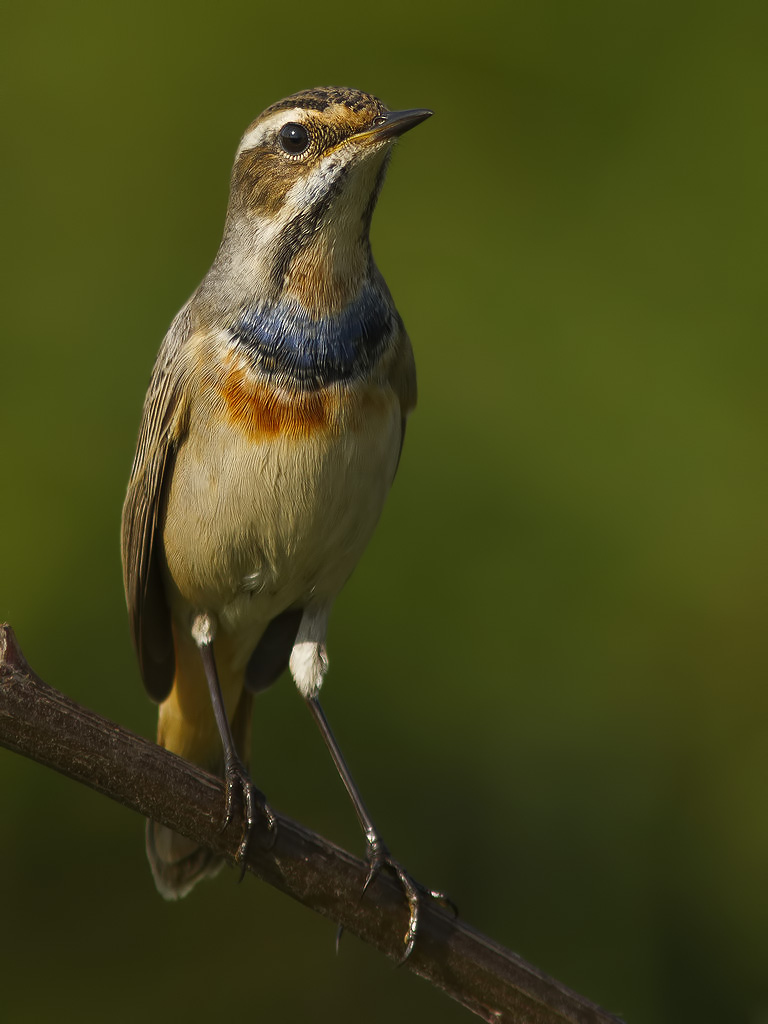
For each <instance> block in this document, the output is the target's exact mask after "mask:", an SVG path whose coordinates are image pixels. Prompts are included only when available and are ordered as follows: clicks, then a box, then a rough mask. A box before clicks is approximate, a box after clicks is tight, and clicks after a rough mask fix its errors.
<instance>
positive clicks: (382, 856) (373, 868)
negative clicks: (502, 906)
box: [337, 833, 459, 964]
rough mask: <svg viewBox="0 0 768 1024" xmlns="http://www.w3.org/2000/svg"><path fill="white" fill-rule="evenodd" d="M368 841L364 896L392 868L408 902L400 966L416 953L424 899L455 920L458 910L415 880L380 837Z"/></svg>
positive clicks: (433, 890) (370, 838) (369, 837)
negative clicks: (382, 874) (406, 925)
mask: <svg viewBox="0 0 768 1024" xmlns="http://www.w3.org/2000/svg"><path fill="white" fill-rule="evenodd" d="M367 839H368V862H369V864H370V869H369V871H368V877H367V878H366V880H365V885H364V886H363V892H362V895H363V896H364V895H365V893H366V892H367V891H368V888H369V887H370V886H371V885H372V883H373V882H374V881H375V879H376V877H377V876H378V875H379V874H380V872H381V870H382V868H389V870H390V871H391V872H392V873H393V874H394V875H395V876H396V877H397V880H398V882H399V883H400V886H401V888H402V890H403V894H404V896H405V898H406V900H407V902H408V928H407V929H406V932H405V936H404V939H403V941H404V943H405V950H404V952H403V956H402V959H401V961H400V963H401V964H403V963H405V961H406V960H407V959H408V957H409V956H410V955H411V953H412V952H413V947H414V945H415V943H416V936H417V935H418V932H419V921H420V918H421V908H422V905H423V901H424V899H425V898H429V899H433V900H434V901H435V902H436V903H440V904H441V905H442V906H443V907H444V908H446V909H447V910H450V911H451V913H452V914H453V915H454V917H458V915H459V911H458V908H457V906H456V904H455V903H454V902H453V900H451V899H449V897H448V896H446V895H445V893H442V892H439V891H438V890H436V889H427V888H425V887H424V886H423V885H420V884H419V883H418V882H417V881H415V879H413V878H411V876H410V875H409V874H408V872H407V871H406V870H405V868H404V867H403V866H402V864H400V863H399V862H398V861H396V860H395V858H394V857H393V856H392V854H391V853H390V852H389V850H388V849H387V847H386V846H385V845H384V843H383V842H382V841H381V838H380V837H379V836H378V835H376V834H375V833H374V834H371V835H368V836H367ZM337 944H338V940H337Z"/></svg>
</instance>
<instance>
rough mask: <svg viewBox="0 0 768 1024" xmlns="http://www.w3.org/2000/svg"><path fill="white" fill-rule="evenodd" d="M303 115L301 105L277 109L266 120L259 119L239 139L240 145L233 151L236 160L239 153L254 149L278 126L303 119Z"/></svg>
mask: <svg viewBox="0 0 768 1024" xmlns="http://www.w3.org/2000/svg"><path fill="white" fill-rule="evenodd" d="M305 115H306V111H305V110H304V109H303V107H294V108H293V109H292V110H278V111H276V112H275V113H274V114H272V116H271V117H268V118H267V119H266V120H264V121H259V123H258V124H256V125H254V127H253V128H251V129H249V131H247V132H246V133H245V135H244V136H243V137H242V139H241V140H240V145H239V146H238V147H237V153H235V160H237V159H238V158H239V157H240V155H241V154H242V153H245V152H246V151H247V150H249V149H255V148H256V147H257V146H260V145H261V144H262V143H263V142H264V140H265V139H267V138H268V137H269V136H270V135H272V134H274V133H275V131H276V130H277V129H278V128H281V127H282V126H283V125H284V124H287V123H288V122H289V121H299V122H300V121H303V120H304V116H305Z"/></svg>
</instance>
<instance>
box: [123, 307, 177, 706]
mask: <svg viewBox="0 0 768 1024" xmlns="http://www.w3.org/2000/svg"><path fill="white" fill-rule="evenodd" d="M189 324H190V319H189V315H188V307H185V308H184V309H183V310H182V311H181V312H180V313H179V315H178V316H177V317H176V319H175V320H174V322H173V324H172V325H171V328H170V330H169V331H168V334H167V335H166V337H165V340H164V341H163V344H162V346H161V348H160V352H159V353H158V356H157V361H156V363H155V367H154V370H153V371H152V379H151V381H150V385H149V391H148V392H147V397H146V399H145V401H144V411H143V413H142V418H141V426H140V428H139V440H138V443H137V446H136V455H135V457H134V460H133V469H132V470H131V478H130V480H129V482H128V493H127V495H126V498H125V504H124V505H123V519H122V556H123V581H124V584H125V596H126V600H127V602H128V614H129V618H130V624H131V634H132V637H133V643H134V647H135V648H136V653H137V655H138V659H139V668H140V670H141V675H142V679H143V680H144V685H145V687H146V688H147V692H148V693H149V695H150V697H152V698H153V700H156V701H162V700H165V698H166V697H167V696H168V694H169V693H170V690H171V687H172V685H173V676H174V660H175V659H174V648H173V635H172V632H171V613H170V609H169V607H168V602H167V600H166V597H165V589H164V586H163V579H162V569H161V549H162V538H161V535H160V530H161V517H162V512H163V501H164V495H165V492H166V490H167V486H168V482H169V480H170V478H171V474H172V472H173V463H174V459H175V455H176V450H177V448H178V445H179V443H180V441H181V440H182V438H183V436H184V433H185V431H186V419H187V415H186V413H187V409H186V406H187V403H186V401H185V399H184V388H183V384H184V361H183V359H182V358H181V357H180V354H181V349H182V346H183V345H184V343H185V341H186V340H187V338H188V336H189V333H190V326H189Z"/></svg>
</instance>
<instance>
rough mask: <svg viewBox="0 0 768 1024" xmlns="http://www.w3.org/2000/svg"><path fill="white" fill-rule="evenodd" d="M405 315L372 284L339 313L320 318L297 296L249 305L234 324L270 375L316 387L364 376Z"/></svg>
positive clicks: (242, 341)
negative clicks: (259, 305) (262, 305)
mask: <svg viewBox="0 0 768 1024" xmlns="http://www.w3.org/2000/svg"><path fill="white" fill-rule="evenodd" d="M399 323H400V317H399V315H398V313H397V310H395V309H394V307H393V306H392V304H391V302H389V301H387V299H386V297H385V296H383V295H382V294H381V293H380V292H379V291H378V289H376V288H374V287H372V286H371V285H370V284H367V283H366V284H365V285H363V287H362V289H361V291H360V294H359V295H358V296H357V298H356V299H354V300H353V301H352V302H351V303H350V304H349V305H348V306H346V307H345V308H344V309H343V310H342V311H341V312H340V313H337V314H336V315H335V316H328V317H324V318H323V319H321V320H315V319H313V318H312V317H310V316H309V315H308V314H307V312H306V311H305V310H304V308H303V307H302V306H300V305H299V304H298V303H296V302H278V303H277V304H276V305H274V306H271V307H268V308H266V309H249V310H247V311H245V312H244V313H243V314H242V315H241V316H240V318H239V319H238V320H237V321H236V322H235V323H234V325H233V326H232V328H231V333H232V337H233V338H234V339H236V340H237V341H238V342H239V344H240V345H242V346H243V348H245V349H246V350H247V352H248V354H249V356H250V357H251V358H252V359H253V362H254V364H255V366H256V367H257V368H258V369H259V370H260V371H261V372H262V373H264V374H266V375H267V376H268V377H274V378H277V379H278V381H281V382H286V383H288V382H290V383H292V384H296V385H298V386H299V387H301V388H302V389H303V390H308V391H310V390H316V389H318V388H322V387H325V386H326V385H328V384H333V383H335V382H337V381H348V380H352V379H354V378H359V377H363V376H365V375H366V373H368V372H369V371H370V370H371V369H372V368H373V367H374V366H375V364H376V362H377V360H378V359H379V357H380V355H381V353H382V352H383V350H384V349H385V348H386V344H387V342H388V340H389V338H390V336H391V334H392V331H393V329H394V327H395V326H396V325H399Z"/></svg>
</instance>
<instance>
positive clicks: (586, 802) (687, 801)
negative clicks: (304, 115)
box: [0, 0, 768, 1024]
mask: <svg viewBox="0 0 768 1024" xmlns="http://www.w3.org/2000/svg"><path fill="white" fill-rule="evenodd" d="M767 10H768V9H766V6H765V4H763V3H759V2H755V3H754V4H751V5H750V4H741V5H739V4H735V5H728V6H725V5H719V4H707V3H705V4H693V3H677V4H671V5H670V4H669V3H668V2H664V3H661V2H654V0H650V2H649V0H644V2H642V3H640V2H627V3H620V4H616V3H612V2H608V0H587V2H585V3H581V4H574V3H571V2H568V0H541V2H539V3H537V4H531V3H528V4H514V3H513V4H510V5H507V4H501V3H496V4H491V3H487V2H483V0H478V2H475V3H473V4H471V5H466V6H464V5H457V4H452V3H445V2H444V0H441V2H438V0H432V2H428V3H423V4H416V3H412V2H411V3H403V2H401V0H393V2H391V3H389V4H387V5H386V7H383V6H382V7H376V6H373V5H360V6H359V7H356V6H352V5H342V6H341V7H335V6H333V5H332V6H331V7H328V6H327V5H322V4H317V5H314V4H310V3H307V2H306V0H300V2H297V3H293V4H290V5H281V4H275V5H265V4H255V3H249V4H246V3H240V2H235V0H223V2H219V3H218V4H215V5H214V4H203V3H179V2H177V0H172V2H166V3H147V2H145V0H139V2H135V3H133V4H132V5H130V6H129V5H127V4H104V3H96V2H93V3H87V2H80V3H77V2H76V3H74V4H58V3H56V4H55V3H52V2H50V0H48V2H40V3H35V2H30V3H28V4H26V5H24V6H23V7H22V5H16V7H15V9H14V10H13V11H12V12H11V11H7V12H6V14H5V16H4V27H3V31H2V36H3V38H2V42H1V43H0V46H1V47H2V54H0V56H1V57H2V61H1V63H2V71H1V72H0V73H1V74H2V78H3V83H4V84H3V88H2V92H3V104H2V108H3V114H2V124H3V127H2V137H3V158H2V162H1V163H0V183H1V188H2V195H3V198H4V207H5V209H4V217H3V222H4V232H3V245H2V251H3V257H2V258H3V266H2V268H1V269H2V282H3V289H4V297H3V313H4V327H5V330H4V335H5V336H4V340H3V347H2V364H1V365H2V381H3V386H2V407H1V409H0V419H1V422H2V437H3V462H4V467H3V480H4V488H3V491H4V493H3V501H2V520H1V521H0V528H1V529H2V537H3V554H2V559H1V560H0V564H1V566H2V569H1V577H0V618H2V619H6V620H8V621H10V622H11V623H12V624H13V625H14V627H15V628H16V631H17V633H18V636H19V639H20V642H21V644H22V646H23V649H24V650H25V653H26V655H27V657H28V658H29V660H30V662H31V664H32V665H33V666H34V667H35V669H36V670H37V671H38V672H39V673H40V674H41V675H42V676H43V678H45V679H46V680H47V681H48V682H50V683H51V684H52V685H55V686H56V687H58V688H59V689H61V690H63V691H64V692H65V693H67V694H69V695H70V696H72V697H73V698H75V699H76V700H78V701H80V702H82V703H84V704H86V705H88V706H90V707H93V708H95V709H97V710H98V711H100V712H102V713H103V714H105V715H107V716H108V717H110V718H112V719H114V720H116V721H118V722H120V723H122V724H123V725H125V726H128V727H130V728H132V729H134V730H137V731H138V732H140V733H142V734H143V735H145V736H152V735H153V733H154V724H155V710H154V708H153V706H152V705H151V704H150V702H149V701H148V700H147V699H146V698H145V696H144V693H143V690H142V687H141V684H140V682H139V678H138V673H137V669H136V665H135V661H134V657H133V653H132V650H131V647H130V643H129V638H128V627H127V621H126V613H125V609H124V601H123V593H122V584H121V572H120V563H119V542H118V532H119V518H120V508H121V503H122V499H123V494H124V489H125V484H126V481H127V476H128V472H129V468H130V463H131V459H132V455H133V449H134V443H135V437H136V432H137V427H138V421H139V414H140V409H141V404H142V401H143V397H144V391H145V388H146V384H147V381H148V378H149V372H150V369H151V366H152V362H153V359H154V356H155V353H156V350H157V347H158V345H159V343H160V340H161V338H162V336H163V334H164V332H165V329H166V327H167V325H168V323H169V322H170V320H171V318H172V316H173V315H174V313H175V312H176V310H177V309H178V308H179V306H180V305H181V304H182V303H183V302H184V301H185V299H186V298H187V296H188V294H189V293H190V292H191V291H192V290H193V288H194V287H195V286H196V284H197V283H198V281H199V280H200V278H201V276H202V275H203V273H204V272H205V270H206V269H207V267H208V265H209V263H210V261H211V259H212V257H213V254H214V252H215V250H216V247H217V245H218V241H219V238H220V233H221V228H222V224H223V217H224V211H225V205H226V198H227V187H228V178H229V172H230V166H231V159H232V156H233V153H234V150H235V148H236V146H237V142H238V139H239V137H240V134H241V133H242V131H243V130H244V129H245V127H246V126H247V124H248V123H249V122H250V121H251V119H252V118H253V117H255V116H256V114H258V113H259V112H260V111H261V110H262V109H263V108H264V107H265V106H267V105H268V104H269V103H271V102H273V101H275V100H277V99H278V98H280V97H282V96H284V95H286V94H288V93H290V92H293V91H295V90H297V89H300V88H304V87H307V86H312V85H318V84H348V85H353V86H356V87H359V88H363V89H366V90H370V91H372V92H375V93H376V94H377V95H379V96H381V97H382V98H383V99H384V100H385V102H387V103H388V104H389V105H390V106H392V107H409V106H431V107H433V108H434V109H435V111H436V116H435V117H434V118H433V119H432V120H431V121H429V122H428V123H427V124H425V125H424V126H423V127H420V128H419V129H418V130H417V131H415V132H414V133H413V134H409V135H408V136H407V137H406V138H405V139H404V140H403V142H402V143H401V144H400V145H399V147H398V151H397V153H396V155H395V159H394V161H393V164H392V168H391V171H390V175H389V180H388V183H387V186H386V188H385V190H384V193H383V196H382V199H381V202H380V206H379V209H378V212H377V215H376V217H375V219H374V227H373V242H374V250H375V253H376V256H377V260H378V262H379V265H380V266H381V268H382V270H383V272H384V274H385V276H386V278H387V281H388V282H389V285H390V288H391V290H392V292H393V294H394V295H395V297H396V300H397V302H398V306H399V308H400V311H401V313H402V314H403V317H404V319H405V321H406V324H407V325H408V328H409V331H410V333H411V337H412V339H413V342H414V347H415V349H416V353H417V360H418V366H419V373H420V404H419V409H418V411H417V414H416V415H415V416H414V418H413V420H412V422H411V425H410V428H409V431H408V441H407V444H406V449H405V454H404V458H403V461H402V464H401V469H400V473H399V477H398V480H397V484H396V486H395V488H394V490H393V493H392V495H391V499H390V501H389V504H388V507H387V509H386V512H385V514H384V517H383V520H382V523H381V526H380V528H379V531H378V533H377V535H376V537H375V539H374V541H373V543H372V545H371V547H370V549H369V551H368V553H367V554H366V557H365V559H364V560H363V562H362V564H361V565H360V567H359V569H358V571H357V572H356V574H355V576H354V578H353V579H352V581H351V582H350V584H349V586H348V587H347V589H346V591H345V592H344V594H343V595H342V597H341V598H340V600H339V601H338V604H337V606H336V610H335V617H334V619H333V622H332V625H331V633H330V652H331V664H332V669H331V673H330V676H329V678H328V680H327V683H326V687H325V691H324V694H325V704H326V710H327V712H328V715H329V718H330V719H331V721H332V722H333V724H334V726H335V729H336V731H337V734H338V737H339V740H340V742H341V744H342V747H343V748H344V750H345V751H346V754H347V757H348V759H349V762H350V764H351V766H352V768H353V771H354V772H355V774H356V776H357V779H358V781H359V784H360V786H361V788H362V790H363V792H364V793H365V794H366V798H367V800H368V802H369V804H370V806H371V808H372V809H373V811H374V817H375V818H376V820H377V821H378V823H379V826H380V828H381V830H382V832H383V834H384V836H385V837H386V838H387V840H388V842H389V844H390V845H391V847H392V849H393V850H394V851H395V853H396V854H397V855H398V856H399V857H400V858H401V859H402V860H403V861H404V862H405V863H406V864H407V865H409V867H410V869H411V870H412V872H413V873H414V875H415V876H416V877H417V878H419V879H421V880H423V881H424V882H427V883H429V884H430V885H432V886H439V887H441V888H443V889H445V890H447V891H448V892H450V893H451V894H452V896H453V897H454V899H455V900H456V901H457V903H458V904H459V905H460V907H461V911H462V914H463V916H464V917H465V918H466V920H467V921H469V922H470V923H472V924H473V925H475V926H477V927H478V928H480V929H482V930H483V931H485V932H487V933H489V934H490V935H491V936H493V937H494V938H496V939H497V940H499V941H500V942H502V943H504V944H506V945H508V946H511V947H512V948H514V949H515V950H517V951H518V952H520V953H521V954H522V955H524V956H525V957H527V958H528V959H530V960H531V961H533V962H534V963H536V964H537V965H538V966H540V967H541V968H542V969H544V970H545V971H547V972H548V973H550V974H553V975H555V976H556V977H558V978H559V979H561V980H562V981H563V982H565V983H566V984H568V985H570V986H572V987H574V988H576V989H577V990H579V991H580V992H582V993H584V994H585V995H587V996H588V997H590V998H591V999H593V1000H595V1001H597V1002H599V1003H601V1004H603V1005H604V1006H606V1007H607V1008H609V1009H610V1010H612V1011H614V1012H616V1013H619V1014H621V1015H622V1016H624V1017H626V1019H627V1021H629V1022H632V1024H635V1022H639V1021H646V1022H655V1024H679V1022H682V1021H696V1022H698V1024H709V1022H727V1024H741V1022H744V1024H764V1022H766V1021H768V970H767V964H768V883H767V881H766V873H767V867H768V807H767V806H766V803H767V801H766V791H767V789H768V742H767V740H768V688H766V679H767V678H768V671H767V668H768V645H767V643H766V626H765V613H766V604H767V602H766V597H767V596H768V595H767V589H768V588H767V586H766V568H767V567H768V566H767V563H768V557H767V556H768V544H767V543H766V531H765V511H766V498H767V497H768V494H767V493H766V492H767V491H768V487H767V486H766V474H765V429H766V425H767V424H766V418H767V417H766V409H765V405H766V402H765V384H766V354H765V352H766V346H765V335H766V330H765V323H766V312H768V311H767V310H766V305H767V302H766V286H765V257H766V253H765V246H766V242H765V239H766V228H767V227H768V223H767V219H766V180H768V150H767V147H766V118H765V111H766V99H768V74H767V73H766V57H765V53H766V50H765V40H766V33H765V30H766V28H767V27H768V17H767V16H766V11H767ZM253 772H254V776H255V778H256V780H257V782H258V784H259V785H260V786H261V787H262V788H263V789H264V790H265V792H266V793H267V794H268V796H269V798H270V800H271V801H272V803H273V805H274V806H275V807H276V808H277V809H279V810H280V811H281V812H283V813H286V814H289V815H291V816H293V817H295V818H297V819H299V820H301V821H302V822H304V823H306V824H308V825H309V826H311V827H313V828H316V829H317V830H319V831H320V832H322V833H323V834H325V835H328V836H329V837H331V838H333V839H334V840H336V841H338V842H340V843H341V844H342V845H344V846H346V847H347V848H349V849H351V850H353V851H355V852H358V853H359V852H361V850H362V844H361V841H360V836H359V833H358V830H357V825H356V822H355V821H354V818H353V815H352V812H351V809H350V808H349V806H348V804H347V801H346V798H345V795H344V793H343V791H342V788H341V785H340V783H339V782H338V781H337V779H336V778H335V774H334V771H333V768H332V767H331V765H330V762H329V759H328V758H327V756H326V754H325V752H324V749H323V748H322V743H321V741H320V739H319V737H318V736H317V735H316V733H315V729H314V726H313V724H312V722H311V721H310V719H309V716H308V715H307V713H306V711H305V709H304V707H303V706H302V702H301V701H300V700H299V699H298V698H297V695H296V693H295V691H294V688H293V686H292V685H291V684H290V683H289V681H288V680H287V679H284V680H282V681H281V683H280V685H279V686H277V687H275V688H273V689H272V690H271V691H270V692H268V693H267V694H265V695H264V696H263V697H260V698H259V699H258V701H257V704H256V719H255V735H254V754H253ZM0 819H1V820H2V827H1V829H2V830H1V831H0V907H1V908H2V928H0V947H1V953H0V992H1V993H2V994H1V996H0V999H1V1001H2V1017H3V1019H4V1020H8V1021H13V1022H27V1021H29V1022H47V1021H62V1022H68V1021H79V1022H86V1024H90V1022H97V1021H99V1022H100V1021H103V1020H110V1021H116V1022H123V1021H125V1022H128V1021H131V1022H133V1021H135V1020H137V1019H140V1020H146V1021H167V1020H171V1019H174V1020H176V1019H178V1020H184V1021H187V1022H189V1024H197V1022H201V1024H203V1022H206V1024H207V1022H209V1021H211V1020H241V1021H250V1020H259V1021H270V1020H281V1021H282V1020H286V1021H304V1020H316V1021H322V1022H325V1021H334V1022H340V1024H341V1022H359V1021H365V1022H374V1024H378V1022H385V1021H391V1020H392V1019H393V1018H395V1017H396V1019H398V1020H399V1021H401V1022H402V1024H405V1022H411V1021H414V1022H415V1021H422V1020H425V1019H426V1020H439V1021H446V1022H452V1021H456V1022H458V1021H462V1020H468V1019H470V1016H469V1014H468V1013H467V1012H466V1011H464V1010H462V1009H460V1008H459V1007H457V1006H455V1005H454V1004H452V1003H450V1002H449V1001H448V1000H446V999H445V997H443V996H441V995H440V994H438V993H437V992H434V991H433V990H431V989H430V988H429V987H428V986H427V985H426V984H425V983H423V982H421V981H419V980H418V979H416V978H414V977H412V976H410V975H409V974H407V973H406V972H403V971H395V970H393V969H392V966H391V964H390V963H389V962H388V961H385V960H384V959H383V958H381V957H379V956H378V955H377V954H375V953H374V952H373V951H371V950H370V949H368V948H366V947H364V946H362V945H361V944H359V943H358V942H357V941H356V940H354V939H353V938H351V937H349V936H347V937H346V938H345V939H344V942H343V943H342V950H341V955H340V956H339V957H338V958H337V957H335V956H334V947H333V940H334V929H333V926H332V924H330V923H329V922H327V921H325V920H322V919H319V918H317V917H315V916H314V915H312V914H311V913H309V912H308V911H305V910H304V909H303V908H302V907H300V906H298V905H294V904H293V903H292V902H291V901H289V900H288V899H286V898H284V897H281V896H279V895H277V894H275V893H273V892H272V891H270V890H269V889H268V888H267V887H265V886H263V885H260V884H258V883H257V882H255V881H254V880H252V879H249V880H247V881H246V882H245V883H244V884H243V885H242V886H238V885H237V884H236V882H235V875H234V873H233V872H231V871H230V872H225V873H224V875H222V876H220V877H219V878H218V879H217V880H216V881H215V882H213V883H210V884H207V885H204V886H201V887H200V888H199V889H198V890H196V891H195V893H194V894H193V895H192V896H191V897H190V898H189V899H187V900H185V901H183V902H182V903H180V904H177V905H169V904H166V903H164V902H163V901H162V900H161V899H160V898H159V897H158V896H157V894H156V893H155V890H154V886H153V884H152V881H151V878H150V875H149V870H148V867H147V864H146V861H145V859H144V850H143V822H142V821H141V820H139V819H138V818H137V817H136V816H134V815H133V814H131V813H129V812H128V811H125V810H123V809H122V808H120V807H118V806H116V805H114V804H112V803H111V802H109V801H108V800H105V799H103V798H102V797H100V796H98V795H96V794H95V793H92V792H90V791H89V790H87V789H85V788H83V787H81V786H77V785H75V784H74V783H71V782H69V781H68V780H66V779H63V778H59V777H58V776H56V775H54V774H53V773H51V772H49V771H47V770H45V769H43V768H40V767H38V766H36V765H34V764H32V763H29V762H26V761H23V760H21V759H20V758H18V757H15V756H12V755H11V754H9V753H7V752H5V751H0Z"/></svg>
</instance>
